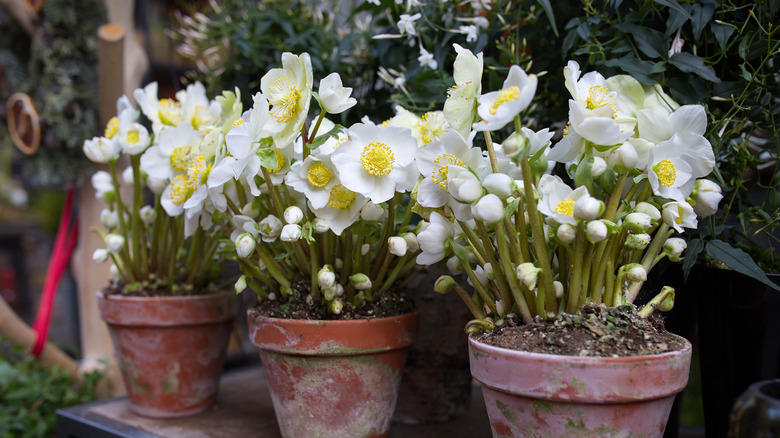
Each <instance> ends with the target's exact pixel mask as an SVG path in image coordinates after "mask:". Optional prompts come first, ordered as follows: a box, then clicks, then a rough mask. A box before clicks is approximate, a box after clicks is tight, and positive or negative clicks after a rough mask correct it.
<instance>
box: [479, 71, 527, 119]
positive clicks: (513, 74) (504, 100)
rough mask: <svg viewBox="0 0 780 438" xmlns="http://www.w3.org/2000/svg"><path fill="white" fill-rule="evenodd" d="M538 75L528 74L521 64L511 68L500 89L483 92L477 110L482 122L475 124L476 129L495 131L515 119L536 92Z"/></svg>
mask: <svg viewBox="0 0 780 438" xmlns="http://www.w3.org/2000/svg"><path fill="white" fill-rule="evenodd" d="M536 83H537V79H536V75H533V74H532V75H528V74H526V72H525V70H523V69H522V68H520V67H519V66H516V65H513V66H512V67H510V68H509V75H508V76H507V78H506V80H505V81H504V86H503V87H501V90H500V91H493V92H491V93H487V94H483V95H482V96H481V97H480V98H479V99H478V102H479V106H478V107H477V112H478V113H479V116H480V117H481V118H482V121H481V122H478V123H475V124H474V130H475V131H495V130H498V129H501V128H503V127H504V126H506V124H507V123H509V122H511V121H512V120H514V118H515V116H516V115H518V114H520V112H521V111H523V110H524V109H526V108H528V105H530V104H531V100H532V99H533V98H534V94H536Z"/></svg>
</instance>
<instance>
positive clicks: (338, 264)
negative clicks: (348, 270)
mask: <svg viewBox="0 0 780 438" xmlns="http://www.w3.org/2000/svg"><path fill="white" fill-rule="evenodd" d="M333 267H334V268H336V270H337V271H338V270H340V269H341V268H342V267H344V260H341V259H340V258H339V257H336V260H334V261H333Z"/></svg>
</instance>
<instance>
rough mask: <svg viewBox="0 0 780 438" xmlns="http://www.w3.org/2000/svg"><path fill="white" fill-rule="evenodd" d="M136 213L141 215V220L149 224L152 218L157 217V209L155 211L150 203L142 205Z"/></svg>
mask: <svg viewBox="0 0 780 438" xmlns="http://www.w3.org/2000/svg"><path fill="white" fill-rule="evenodd" d="M138 214H139V215H141V220H142V221H143V222H144V223H145V224H146V225H149V226H151V225H152V224H153V223H154V220H155V219H157V211H155V209H154V207H152V206H151V205H144V206H143V207H141V210H140V211H139V212H138Z"/></svg>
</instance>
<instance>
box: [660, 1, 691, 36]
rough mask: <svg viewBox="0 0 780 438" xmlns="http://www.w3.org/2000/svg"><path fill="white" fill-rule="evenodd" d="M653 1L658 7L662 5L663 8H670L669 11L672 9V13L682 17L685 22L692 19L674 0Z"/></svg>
mask: <svg viewBox="0 0 780 438" xmlns="http://www.w3.org/2000/svg"><path fill="white" fill-rule="evenodd" d="M654 1H655V2H656V3H658V4H659V5H664V6H666V7H668V8H670V9H673V10H674V12H676V13H677V14H680V15H682V16H683V17H685V18H686V19H687V20H690V19H692V18H693V17H692V16H691V14H689V13H688V11H686V10H685V8H683V7H682V6H681V5H680V4H679V3H677V1H676V0H654ZM675 31H677V29H675Z"/></svg>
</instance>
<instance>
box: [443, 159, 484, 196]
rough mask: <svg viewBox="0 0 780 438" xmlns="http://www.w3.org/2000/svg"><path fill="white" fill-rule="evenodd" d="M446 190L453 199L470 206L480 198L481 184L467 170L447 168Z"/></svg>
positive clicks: (450, 166) (456, 167)
mask: <svg viewBox="0 0 780 438" xmlns="http://www.w3.org/2000/svg"><path fill="white" fill-rule="evenodd" d="M447 190H448V191H449V192H450V195H452V197H453V198H455V199H456V200H458V201H460V202H464V203H467V204H471V203H472V202H474V201H476V200H477V199H479V198H481V197H482V194H483V191H482V184H481V183H480V182H479V180H478V179H477V177H476V176H474V174H473V173H471V172H470V171H469V170H468V169H465V168H463V167H460V166H455V165H449V166H447Z"/></svg>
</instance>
